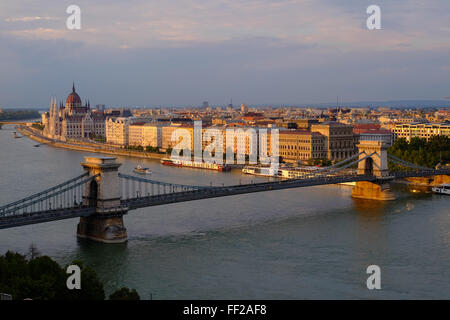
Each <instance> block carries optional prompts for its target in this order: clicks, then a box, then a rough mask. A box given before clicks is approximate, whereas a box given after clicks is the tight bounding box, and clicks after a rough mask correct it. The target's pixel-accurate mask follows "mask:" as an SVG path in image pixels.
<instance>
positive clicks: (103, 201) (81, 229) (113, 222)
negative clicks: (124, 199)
mask: <svg viewBox="0 0 450 320" xmlns="http://www.w3.org/2000/svg"><path fill="white" fill-rule="evenodd" d="M81 165H82V166H83V168H84V170H86V171H87V172H89V175H90V176H96V175H98V176H97V177H96V178H95V180H93V181H92V182H91V183H90V184H88V185H86V186H85V189H84V194H83V205H86V206H90V207H95V208H96V214H95V215H93V216H89V217H81V218H80V222H79V223H78V227H77V236H78V237H79V238H86V239H90V240H94V241H97V242H103V243H123V242H126V241H127V229H126V228H125V226H124V224H123V215H124V214H125V213H127V210H128V209H127V208H123V207H122V206H121V204H120V200H121V199H120V197H121V194H120V190H119V185H120V183H119V176H118V169H119V167H120V165H121V164H120V163H117V162H116V158H114V157H85V162H83V163H82V164H81Z"/></svg>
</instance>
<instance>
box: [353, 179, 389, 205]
mask: <svg viewBox="0 0 450 320" xmlns="http://www.w3.org/2000/svg"><path fill="white" fill-rule="evenodd" d="M352 198H358V199H369V200H381V201H388V200H395V195H394V194H393V193H392V191H391V187H390V185H389V183H380V184H378V183H374V182H369V181H358V182H356V186H354V187H353V190H352Z"/></svg>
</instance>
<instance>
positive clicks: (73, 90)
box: [72, 81, 75, 92]
mask: <svg viewBox="0 0 450 320" xmlns="http://www.w3.org/2000/svg"><path fill="white" fill-rule="evenodd" d="M72 92H75V81H74V82H73V85H72Z"/></svg>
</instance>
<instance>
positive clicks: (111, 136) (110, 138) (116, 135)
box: [105, 117, 133, 146]
mask: <svg viewBox="0 0 450 320" xmlns="http://www.w3.org/2000/svg"><path fill="white" fill-rule="evenodd" d="M132 123H133V119H132V118H125V117H118V118H113V117H110V118H107V119H106V121H105V132H106V142H108V143H112V144H117V145H121V146H126V145H128V143H129V126H130V124H132Z"/></svg>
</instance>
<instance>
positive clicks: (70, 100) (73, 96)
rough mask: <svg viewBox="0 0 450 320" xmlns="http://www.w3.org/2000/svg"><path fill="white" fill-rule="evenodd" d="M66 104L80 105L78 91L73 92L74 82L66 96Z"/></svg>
mask: <svg viewBox="0 0 450 320" xmlns="http://www.w3.org/2000/svg"><path fill="white" fill-rule="evenodd" d="M66 105H71V106H73V105H81V98H80V96H79V95H78V93H76V92H75V84H74V85H73V87H72V92H71V93H70V94H69V96H68V97H67V100H66Z"/></svg>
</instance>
